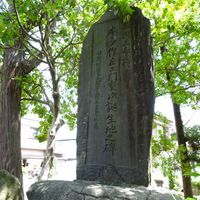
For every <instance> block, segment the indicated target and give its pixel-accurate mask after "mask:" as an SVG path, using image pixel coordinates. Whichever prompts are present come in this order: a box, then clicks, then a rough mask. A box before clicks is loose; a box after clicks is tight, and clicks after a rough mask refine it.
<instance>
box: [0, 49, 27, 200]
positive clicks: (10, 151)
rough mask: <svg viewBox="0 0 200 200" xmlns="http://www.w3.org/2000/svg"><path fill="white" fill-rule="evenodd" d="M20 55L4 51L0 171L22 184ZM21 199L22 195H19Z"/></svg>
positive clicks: (0, 119)
mask: <svg viewBox="0 0 200 200" xmlns="http://www.w3.org/2000/svg"><path fill="white" fill-rule="evenodd" d="M20 59H22V53H21V52H19V51H17V50H13V49H6V50H5V52H4V60H3V66H2V82H1V96H0V97H1V105H0V169H5V170H7V171H8V172H10V173H11V174H13V175H14V176H16V177H17V178H19V180H20V182H21V183H22V172H21V144H20V127H21V122H20V100H21V90H20V87H19V84H18V83H17V81H16V80H15V77H16V76H17V68H18V66H17V64H18V61H19V60H20ZM21 199H23V195H21Z"/></svg>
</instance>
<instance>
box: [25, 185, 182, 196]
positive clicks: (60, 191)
mask: <svg viewBox="0 0 200 200" xmlns="http://www.w3.org/2000/svg"><path fill="white" fill-rule="evenodd" d="M27 196H28V200H96V199H98V200H122V199H123V200H183V198H181V197H180V196H178V195H177V194H173V193H171V192H170V191H165V192H164V193H161V192H158V191H154V190H150V189H147V188H145V187H143V186H134V187H133V186H132V187H128V186H125V185H124V186H121V187H119V186H113V185H101V184H99V183H96V182H86V181H75V182H68V181H41V182H37V183H34V184H33V185H32V186H31V188H30V189H29V191H28V192H27Z"/></svg>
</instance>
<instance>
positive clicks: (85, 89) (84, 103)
mask: <svg viewBox="0 0 200 200" xmlns="http://www.w3.org/2000/svg"><path fill="white" fill-rule="evenodd" d="M149 27H150V25H149V21H148V19H146V18H145V17H143V15H142V13H141V12H140V10H138V9H136V11H135V12H134V14H133V16H132V19H131V21H130V22H128V23H123V22H122V20H120V19H119V18H118V17H116V16H115V15H114V14H113V13H112V12H107V13H105V15H104V16H103V17H102V18H101V20H100V21H99V22H97V23H96V24H95V25H94V26H93V27H92V28H91V29H90V31H89V33H88V35H87V38H86V40H85V42H84V45H83V52H82V56H81V63H80V76H79V105H78V106H79V108H78V109H79V110H78V135H77V137H78V138H77V145H78V148H77V161H78V162H77V178H78V179H81V180H76V181H74V182H68V181H40V182H37V183H34V184H33V185H32V186H31V187H30V189H29V191H28V192H27V196H28V199H29V200H83V199H84V200H96V199H101V200H113V199H116V200H117V199H127V200H133V199H135V200H174V199H175V200H182V199H183V198H181V197H180V196H179V195H178V194H173V193H172V192H171V191H164V192H161V191H154V190H151V189H148V188H145V187H143V186H135V185H129V184H137V185H144V186H147V185H148V159H149V146H150V138H151V130H152V118H153V107H154V78H153V59H152V49H151V39H150V28H149ZM66 170H67V169H66ZM101 183H102V184H101ZM111 184H113V185H111ZM116 184H118V185H119V186H116Z"/></svg>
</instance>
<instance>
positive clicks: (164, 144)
mask: <svg viewBox="0 0 200 200" xmlns="http://www.w3.org/2000/svg"><path fill="white" fill-rule="evenodd" d="M154 121H155V124H156V127H154V128H156V133H154V134H153V137H152V140H151V152H152V163H153V166H154V167H155V168H160V169H161V171H162V173H163V175H164V176H166V177H167V178H168V181H169V188H170V189H176V188H177V182H176V178H177V175H176V170H177V168H178V157H177V154H176V149H177V144H176V140H174V137H173V136H171V135H169V133H168V126H170V120H168V119H167V118H166V117H165V116H163V115H162V114H160V113H156V114H155V115H154ZM158 127H160V128H159V129H158Z"/></svg>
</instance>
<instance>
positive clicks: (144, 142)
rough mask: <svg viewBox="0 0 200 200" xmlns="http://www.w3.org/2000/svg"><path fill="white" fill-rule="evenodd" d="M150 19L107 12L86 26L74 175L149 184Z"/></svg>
mask: <svg viewBox="0 0 200 200" xmlns="http://www.w3.org/2000/svg"><path fill="white" fill-rule="evenodd" d="M153 74H154V69H153V58H152V45H151V38H150V23H149V20H148V19H147V18H145V17H144V16H143V15H142V13H141V11H140V10H139V9H136V10H135V12H134V13H133V16H132V18H131V20H130V22H129V23H123V22H122V20H121V19H119V18H118V17H116V16H115V15H114V14H113V13H112V12H110V11H109V12H106V13H105V14H104V15H103V17H102V18H101V20H100V21H98V22H97V23H96V24H94V25H93V27H92V28H91V29H90V31H89V33H88V35H87V37H86V39H85V41H84V44H83V49H82V55H81V59H80V74H79V90H78V128H77V179H80V180H89V181H96V180H98V181H100V182H101V183H105V184H115V185H118V184H119V185H121V184H122V183H128V184H137V185H144V186H147V185H148V160H149V147H150V138H151V131H152V119H153V107H154V77H153Z"/></svg>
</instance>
